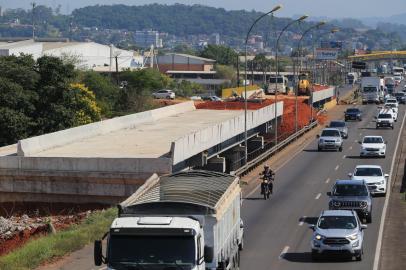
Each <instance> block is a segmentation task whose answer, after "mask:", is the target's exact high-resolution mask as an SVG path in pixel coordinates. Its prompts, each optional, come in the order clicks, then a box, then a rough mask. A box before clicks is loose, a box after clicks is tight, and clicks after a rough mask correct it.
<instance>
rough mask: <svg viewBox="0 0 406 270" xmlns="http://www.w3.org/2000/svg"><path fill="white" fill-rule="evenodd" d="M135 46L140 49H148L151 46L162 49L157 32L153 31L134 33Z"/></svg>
mask: <svg viewBox="0 0 406 270" xmlns="http://www.w3.org/2000/svg"><path fill="white" fill-rule="evenodd" d="M135 45H137V46H138V47H141V48H149V47H151V45H152V46H154V47H155V48H162V47H163V44H162V39H161V38H160V36H159V32H158V31H153V30H143V31H135Z"/></svg>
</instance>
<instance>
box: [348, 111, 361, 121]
mask: <svg viewBox="0 0 406 270" xmlns="http://www.w3.org/2000/svg"><path fill="white" fill-rule="evenodd" d="M344 114H345V115H344V116H345V117H344V118H345V121H348V120H358V121H361V120H362V112H361V110H360V109H358V108H348V109H347V110H346V111H345V113H344Z"/></svg>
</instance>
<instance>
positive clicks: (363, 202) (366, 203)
mask: <svg viewBox="0 0 406 270" xmlns="http://www.w3.org/2000/svg"><path fill="white" fill-rule="evenodd" d="M359 206H360V207H361V208H366V207H367V206H368V202H365V201H362V202H360V203H359Z"/></svg>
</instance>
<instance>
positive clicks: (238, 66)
mask: <svg viewBox="0 0 406 270" xmlns="http://www.w3.org/2000/svg"><path fill="white" fill-rule="evenodd" d="M237 87H240V55H237Z"/></svg>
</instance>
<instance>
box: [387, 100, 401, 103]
mask: <svg viewBox="0 0 406 270" xmlns="http://www.w3.org/2000/svg"><path fill="white" fill-rule="evenodd" d="M386 103H398V101H397V100H396V99H388V100H386Z"/></svg>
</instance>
